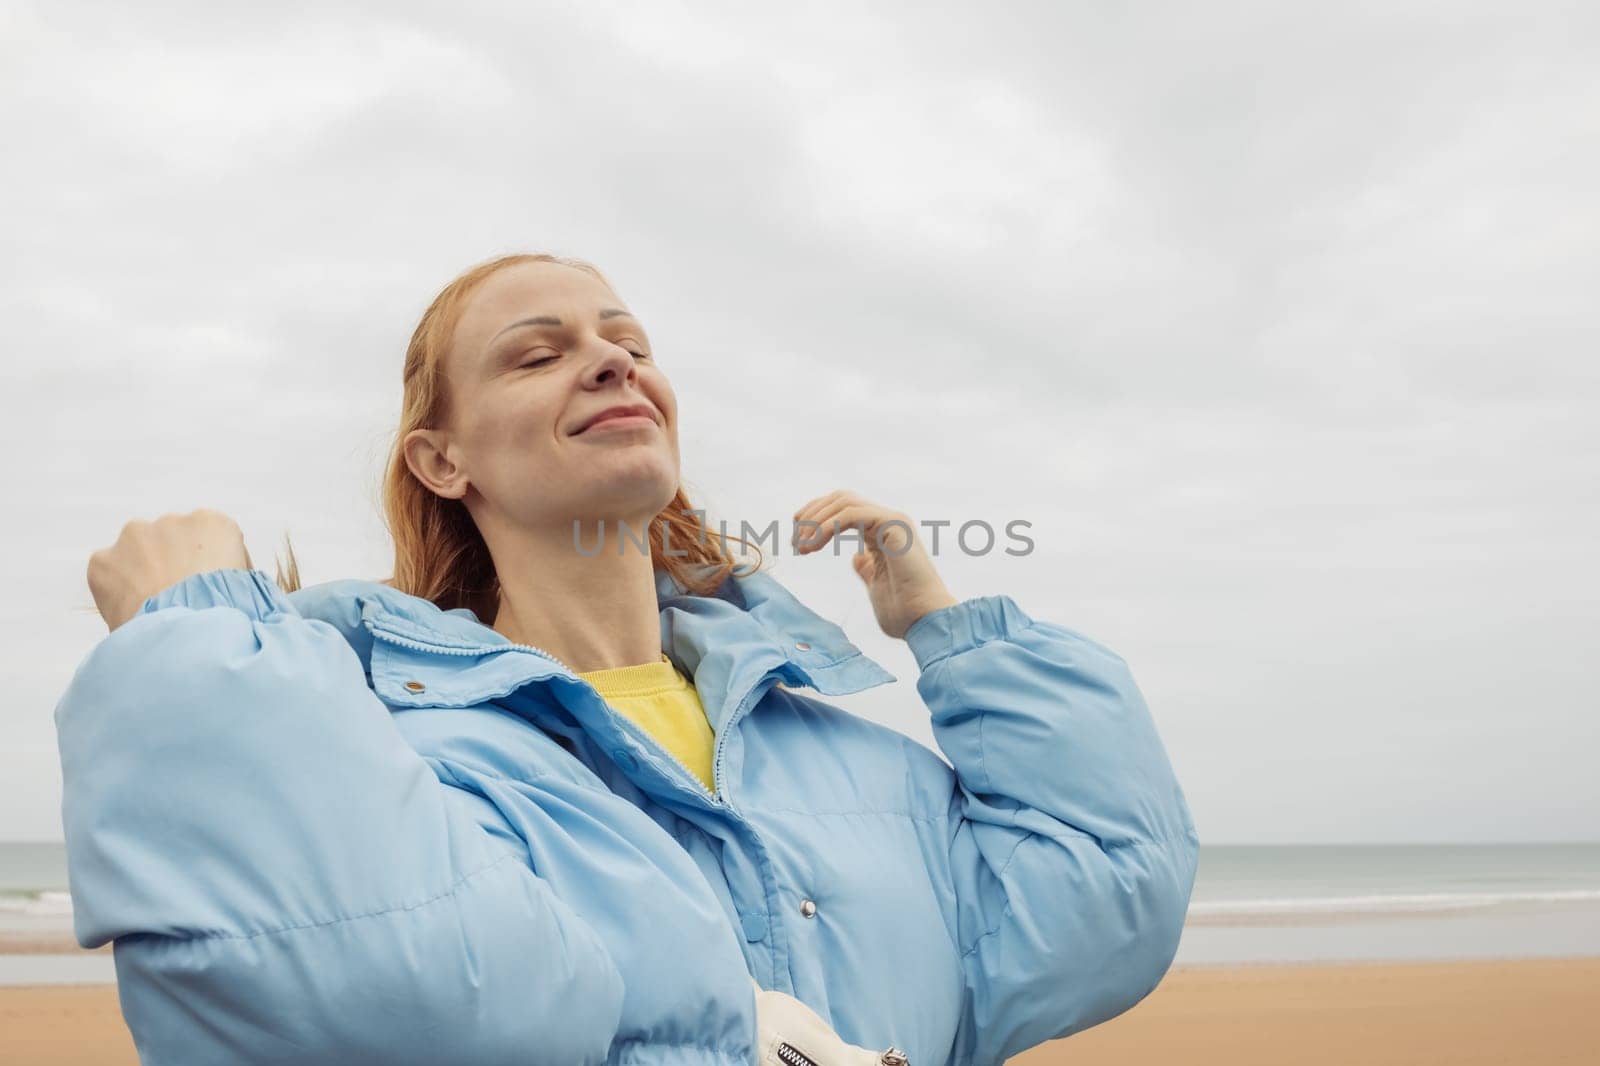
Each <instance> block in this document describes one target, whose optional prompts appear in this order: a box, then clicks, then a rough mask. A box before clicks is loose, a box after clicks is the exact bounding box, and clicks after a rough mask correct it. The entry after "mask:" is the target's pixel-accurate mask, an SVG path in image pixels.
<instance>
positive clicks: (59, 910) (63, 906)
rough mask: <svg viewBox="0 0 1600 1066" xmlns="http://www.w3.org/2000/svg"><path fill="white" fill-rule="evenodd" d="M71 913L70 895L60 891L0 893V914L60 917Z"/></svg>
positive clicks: (42, 890) (43, 890)
mask: <svg viewBox="0 0 1600 1066" xmlns="http://www.w3.org/2000/svg"><path fill="white" fill-rule="evenodd" d="M71 913H72V894H71V893H70V892H67V891H64V890H60V889H41V890H40V891H37V892H0V914H9V915H24V916H27V917H41V918H43V917H61V916H66V915H70V914H71Z"/></svg>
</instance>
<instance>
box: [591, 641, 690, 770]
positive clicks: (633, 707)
mask: <svg viewBox="0 0 1600 1066" xmlns="http://www.w3.org/2000/svg"><path fill="white" fill-rule="evenodd" d="M578 676H579V677H581V678H583V679H584V680H585V681H587V682H589V684H591V685H593V686H594V687H595V691H597V692H599V693H600V697H601V698H602V699H604V700H605V701H606V703H608V704H609V705H611V706H612V707H614V708H616V709H617V710H618V711H620V712H621V713H622V714H624V715H626V716H627V717H628V718H629V719H630V720H632V721H633V722H634V723H635V724H637V725H638V726H639V727H640V728H642V729H643V730H644V731H645V732H646V733H649V734H650V735H651V736H652V737H654V738H655V740H656V741H657V743H659V744H660V745H661V746H662V747H664V748H666V749H667V750H668V751H670V752H671V753H672V754H673V755H676V756H677V757H678V758H679V759H680V760H681V761H682V762H683V764H684V765H685V766H687V767H688V768H689V769H690V770H691V771H692V772H693V773H694V775H695V776H696V777H698V778H699V779H700V783H701V784H703V785H705V787H706V791H707V792H713V793H714V792H715V791H716V786H715V785H714V784H713V782H712V777H711V750H712V745H713V744H714V743H715V741H716V736H715V735H714V734H713V733H712V730H711V723H710V721H708V720H707V718H706V711H705V707H704V706H702V705H701V703H700V692H699V690H698V689H696V688H695V687H694V683H693V682H692V681H690V680H689V679H688V678H687V677H685V676H684V675H683V674H682V672H680V671H679V670H678V668H677V667H676V666H674V665H673V663H672V660H671V659H668V658H667V655H666V653H665V652H663V653H662V654H661V661H660V662H654V663H642V664H640V665H638V666H614V667H612V668H610V669H608V670H590V671H588V672H586V673H579V674H578Z"/></svg>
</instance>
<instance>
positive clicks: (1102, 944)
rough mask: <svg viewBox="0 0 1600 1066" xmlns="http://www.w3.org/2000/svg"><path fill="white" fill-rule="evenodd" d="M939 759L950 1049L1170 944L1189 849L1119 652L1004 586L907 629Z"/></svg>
mask: <svg viewBox="0 0 1600 1066" xmlns="http://www.w3.org/2000/svg"><path fill="white" fill-rule="evenodd" d="M906 641H907V643H908V645H909V646H910V648H911V651H912V654H913V655H914V656H915V657H916V661H917V665H918V668H919V670H920V676H919V678H918V680H917V691H918V693H919V694H920V695H921V696H922V698H923V700H924V702H926V703H927V705H928V708H929V709H930V710H931V711H932V714H933V718H932V728H933V732H934V739H935V740H936V741H937V742H938V744H939V746H940V748H941V749H942V750H943V751H944V753H945V755H946V756H948V758H949V759H950V761H951V765H952V767H953V768H954V770H955V777H956V787H955V790H954V795H953V797H952V806H951V817H950V827H951V839H950V869H951V876H952V879H953V882H954V896H955V905H956V923H955V926H956V929H957V933H958V937H957V939H958V944H957V949H958V950H959V951H960V952H961V965H962V969H963V973H964V976H965V981H966V996H965V1005H964V1010H963V1017H962V1018H961V1021H960V1024H959V1027H958V1030H957V1034H956V1041H955V1048H954V1054H953V1057H952V1059H951V1061H952V1062H953V1063H963V1064H965V1063H982V1064H988V1063H1000V1062H1003V1061H1004V1060H1006V1059H1007V1058H1009V1057H1011V1056H1012V1055H1015V1054H1016V1053H1018V1052H1020V1051H1023V1050H1025V1049H1027V1048H1030V1047H1033V1046H1035V1045H1037V1044H1040V1043H1043V1042H1045V1041H1047V1040H1053V1039H1056V1038H1059V1037H1064V1036H1068V1035H1070V1034H1072V1033H1076V1032H1078V1031H1080V1030H1083V1029H1087V1028H1089V1027H1090V1026H1093V1025H1097V1024H1099V1023H1100V1022H1103V1021H1106V1020H1107V1019H1109V1018H1112V1017H1115V1016H1116V1015H1118V1014H1120V1013H1122V1012H1123V1011H1125V1010H1127V1009H1128V1008H1129V1007H1132V1006H1133V1005H1134V1004H1136V1003H1138V1002H1139V1001H1140V1000H1141V999H1143V998H1144V997H1145V996H1146V995H1148V994H1149V993H1150V992H1151V991H1152V990H1154V988H1155V987H1156V985H1157V984H1158V983H1159V982H1160V980H1161V978H1162V977H1163V976H1164V975H1165V973H1166V971H1167V969H1168V967H1169V966H1170V965H1171V963H1172V959H1173V957H1174V955H1175V954H1176V952H1177V947H1178V938H1179V935H1180V933H1181V932H1182V928H1183V920H1184V915H1185V912H1186V911H1187V909H1188V904H1189V895H1190V892H1191V890H1192V888H1193V885H1194V876H1195V868H1196V863H1197V859H1198V854H1199V843H1198V839H1199V838H1198V836H1197V834H1196V832H1195V828H1194V822H1193V820H1192V818H1191V816H1190V813H1189V808H1188V804H1187V802H1186V800H1185V798H1184V794H1183V790H1182V788H1181V787H1180V786H1179V784H1178V781H1177V779H1176V777H1175V776H1174V774H1173V771H1172V766H1171V764H1170V762H1169V760H1168V757H1167V754H1166V751H1165V749H1164V748H1163V746H1162V743H1161V740H1160V738H1159V736H1158V735H1157V733H1156V728H1155V724H1154V722H1153V721H1152V719H1151V716H1150V712H1149V710H1148V709H1147V707H1146V706H1145V702H1144V699H1143V697H1142V696H1141V695H1140V692H1139V690H1138V688H1137V687H1136V686H1135V684H1134V682H1133V678H1132V676H1131V674H1130V673H1129V670H1128V666H1127V664H1126V663H1125V662H1124V661H1123V660H1122V659H1121V658H1120V657H1119V656H1117V655H1116V654H1114V653H1113V652H1111V651H1109V650H1108V649H1106V648H1105V647H1103V646H1101V645H1100V644H1098V643H1096V642H1094V641H1092V640H1090V639H1089V638H1087V637H1085V636H1083V635H1081V634H1079V633H1076V632H1074V631H1073V630H1070V629H1067V628H1065V627H1063V626H1059V625H1055V624H1053V623H1050V622H1044V621H1036V620H1034V619H1032V618H1030V617H1029V616H1028V615H1027V614H1026V613H1025V612H1024V611H1023V610H1022V609H1021V608H1020V607H1019V606H1018V605H1017V603H1016V601H1014V600H1013V599H1012V598H1011V597H1010V596H1003V595H1002V596H981V597H975V598H972V599H968V600H964V601H962V602H960V603H957V604H953V605H951V606H948V607H944V608H940V609H939V610H935V611H932V612H930V613H928V614H926V615H924V616H923V617H922V618H919V619H918V620H917V621H916V623H915V624H913V625H912V627H911V628H910V630H908V631H907V633H906Z"/></svg>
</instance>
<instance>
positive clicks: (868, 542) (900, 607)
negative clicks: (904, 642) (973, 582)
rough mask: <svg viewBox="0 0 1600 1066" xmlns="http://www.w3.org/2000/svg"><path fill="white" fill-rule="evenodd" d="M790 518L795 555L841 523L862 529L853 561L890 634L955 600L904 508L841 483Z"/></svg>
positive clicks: (816, 544)
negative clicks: (895, 507)
mask: <svg viewBox="0 0 1600 1066" xmlns="http://www.w3.org/2000/svg"><path fill="white" fill-rule="evenodd" d="M794 518H795V526H796V529H795V534H794V540H793V543H794V546H795V552H796V554H799V555H804V554H806V553H807V552H812V551H816V550H817V549H818V548H820V547H822V546H823V545H825V544H827V543H828V541H829V540H831V539H832V538H833V537H834V536H835V535H836V534H837V533H838V532H839V530H841V529H859V530H861V541H862V544H861V549H860V550H859V551H857V552H856V553H855V555H854V556H853V557H852V559H851V562H852V563H853V565H854V566H855V570H856V576H858V577H860V578H861V580H862V581H863V582H865V583H866V586H867V594H868V596H870V597H871V599H872V610H873V613H874V614H876V615H877V616H878V625H879V627H881V628H882V629H883V631H884V632H885V633H887V634H888V635H889V636H891V637H894V638H896V639H899V638H902V637H904V636H905V635H906V630H908V629H910V628H911V625H912V623H913V622H915V621H916V620H917V619H919V618H921V617H922V616H923V615H925V614H927V613H928V612H929V611H933V610H937V609H938V608H940V607H948V606H950V605H951V604H954V603H957V602H959V601H957V599H956V598H955V597H954V596H952V595H951V594H950V590H949V589H948V588H946V587H945V584H944V579H943V578H941V577H940V576H939V571H937V570H935V569H934V566H933V560H932V559H931V558H930V557H929V556H928V552H927V550H926V549H925V548H923V546H922V538H921V537H919V536H917V529H916V523H915V522H913V521H912V520H911V516H909V515H907V514H906V513H904V512H903V511H893V510H890V509H889V508H887V507H883V506H880V505H879V504H875V503H873V502H872V501H870V500H868V499H865V498H864V497H862V496H860V495H857V494H856V493H854V492H849V491H846V490H844V489H840V490H839V491H838V492H830V493H829V494H828V495H826V496H819V497H817V498H816V499H814V500H812V501H811V502H810V503H808V504H806V505H805V506H804V507H802V508H800V510H798V511H796V512H795V513H794Z"/></svg>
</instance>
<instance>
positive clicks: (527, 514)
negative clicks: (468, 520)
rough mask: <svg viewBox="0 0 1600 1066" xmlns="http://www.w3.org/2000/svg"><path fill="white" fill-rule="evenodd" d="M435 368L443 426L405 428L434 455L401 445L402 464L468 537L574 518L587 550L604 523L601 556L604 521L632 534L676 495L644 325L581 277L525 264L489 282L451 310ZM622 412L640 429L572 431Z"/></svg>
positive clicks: (670, 409) (607, 426)
mask: <svg viewBox="0 0 1600 1066" xmlns="http://www.w3.org/2000/svg"><path fill="white" fill-rule="evenodd" d="M444 371H445V376H446V378H447V382H448V385H447V387H448V389H449V391H450V398H451V403H450V418H449V425H448V426H447V427H445V429H444V431H443V432H442V433H441V432H439V431H437V430H434V431H429V430H418V431H416V433H415V434H414V435H413V436H418V435H422V436H425V437H426V438H427V440H429V441H431V442H432V445H433V446H432V447H427V446H425V445H421V444H420V443H419V444H413V443H412V442H409V441H408V445H407V455H408V457H409V458H410V459H411V461H412V469H413V470H414V471H416V470H418V468H419V466H420V467H421V473H419V476H423V475H424V474H426V475H427V476H425V477H424V478H423V479H424V482H425V483H427V484H430V485H431V486H433V487H434V489H435V491H437V492H439V493H440V494H441V495H445V496H449V497H452V498H457V499H462V500H463V502H464V503H465V504H466V505H467V508H468V510H469V511H470V512H471V513H472V515H473V518H474V520H475V521H477V523H478V526H479V528H480V529H486V524H485V523H486V520H487V524H488V525H487V528H495V527H498V526H501V525H502V524H510V525H513V526H517V527H522V528H554V527H557V526H560V527H563V528H565V529H567V530H570V529H571V528H572V523H573V522H574V521H575V520H578V521H581V523H582V524H581V528H580V532H581V533H582V535H583V537H584V543H585V544H586V545H588V546H592V545H593V544H594V538H595V536H596V534H597V532H598V530H597V528H596V525H595V522H596V520H597V519H600V518H607V519H611V522H608V523H607V526H606V544H605V547H606V548H607V550H612V551H614V550H615V548H614V544H615V541H614V540H613V538H614V537H616V536H617V534H618V530H617V527H616V525H615V523H616V522H617V521H619V520H626V521H627V522H628V523H629V528H630V530H631V531H633V532H634V533H635V535H638V534H641V533H642V532H643V530H644V528H645V525H644V524H645V523H646V522H648V521H650V520H651V519H653V518H654V517H655V516H656V515H657V514H659V513H660V511H661V510H662V508H664V507H665V506H666V505H667V504H668V503H670V502H671V501H672V498H673V496H674V494H675V493H676V492H677V488H678V475H679V465H678V464H679V459H678V405H677V400H676V398H675V397H674V396H673V393H672V387H671V386H670V385H669V384H668V383H667V378H666V375H665V374H663V373H662V372H661V369H660V368H659V367H658V366H657V365H656V362H655V358H654V353H653V352H652V351H651V348H650V338H649V337H648V336H647V335H646V334H645V331H644V326H643V325H642V324H641V323H640V322H639V321H638V320H637V319H635V318H634V317H633V316H632V315H631V314H629V313H628V311H627V308H626V307H625V305H624V304H623V303H622V301H621V300H619V299H617V297H616V296H615V295H614V294H613V293H612V292H611V290H610V289H608V288H607V287H606V286H605V284H604V283H603V282H602V281H600V279H599V278H596V277H595V276H594V275H592V274H590V273H588V272H587V271H583V270H579V269H576V268H574V267H568V266H563V265H561V264H559V263H541V262H535V263H519V264H516V265H514V266H510V267H505V268H503V269H501V270H499V271H498V272H496V273H495V274H493V275H491V276H490V277H489V278H488V280H486V281H484V282H483V283H482V284H480V285H479V287H478V288H477V290H476V291H475V292H474V293H473V294H472V296H471V297H470V298H469V299H468V301H467V303H466V305H465V307H464V308H463V310H462V313H461V316H460V319H459V320H458V321H457V323H456V329H455V333H454V336H453V338H452V342H451V345H450V350H449V352H448V353H447V354H446V356H445V365H444ZM635 405H637V406H639V407H641V408H642V409H643V417H642V418H640V417H635V418H631V419H620V420H617V421H615V422H614V423H612V422H610V420H602V421H599V422H596V423H594V424H593V425H592V426H591V427H589V428H584V427H585V426H587V425H588V424H589V423H590V422H591V421H592V420H593V419H594V418H595V416H597V415H599V414H600V413H601V412H603V411H605V410H607V409H608V408H612V407H618V406H635ZM439 449H442V453H441V452H440V451H439Z"/></svg>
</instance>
